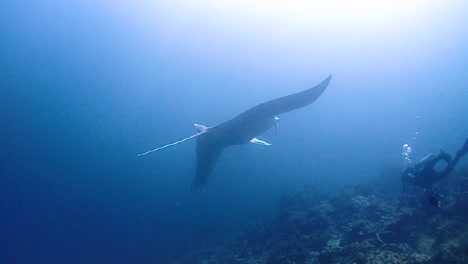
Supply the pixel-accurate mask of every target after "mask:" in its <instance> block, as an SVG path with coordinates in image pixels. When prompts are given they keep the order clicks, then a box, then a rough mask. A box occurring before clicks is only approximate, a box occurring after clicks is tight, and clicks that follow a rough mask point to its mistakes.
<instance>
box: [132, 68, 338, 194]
mask: <svg viewBox="0 0 468 264" xmlns="http://www.w3.org/2000/svg"><path fill="white" fill-rule="evenodd" d="M331 78H332V76H331V75H330V76H328V77H327V78H326V79H325V80H323V81H322V82H321V83H319V84H317V85H316V86H314V87H312V88H310V89H307V90H304V91H302V92H298V93H295V94H291V95H287V96H283V97H280V98H277V99H274V100H271V101H268V102H265V103H262V104H259V105H257V106H254V107H252V108H250V109H248V110H247V111H245V112H243V113H241V114H239V115H238V116H236V117H234V118H233V119H231V120H228V121H226V122H224V123H221V124H218V125H215V126H211V127H207V126H204V125H200V124H195V128H196V129H197V130H198V133H196V134H194V135H191V136H189V137H186V138H184V139H182V140H179V141H176V142H173V143H170V144H167V145H164V146H162V147H158V148H155V149H152V150H149V151H147V152H144V153H141V154H138V156H143V155H146V154H149V153H151V152H155V151H158V150H161V149H164V148H167V147H170V146H174V145H176V144H179V143H182V142H184V141H186V140H189V139H192V138H196V154H197V165H196V173H195V179H194V181H193V184H192V185H191V188H193V189H196V188H200V187H204V186H205V185H206V183H207V181H208V179H209V177H210V175H211V173H212V171H213V168H214V167H215V165H216V162H217V161H218V159H219V157H220V155H221V153H222V152H223V150H225V149H226V148H227V147H230V146H234V145H242V144H246V143H249V142H250V143H255V144H259V145H263V146H270V145H271V144H270V143H268V142H265V141H263V140H260V139H258V138H257V137H258V136H260V135H261V134H263V133H264V132H266V131H267V130H268V129H270V128H271V127H273V126H274V125H276V123H277V122H278V120H279V118H278V117H277V115H280V114H283V113H286V112H290V111H292V110H296V109H299V108H302V107H305V106H307V105H309V104H311V103H312V102H314V101H315V100H317V98H319V97H320V95H321V94H322V93H323V92H324V91H325V89H326V88H327V86H328V84H329V83H330V80H331Z"/></svg>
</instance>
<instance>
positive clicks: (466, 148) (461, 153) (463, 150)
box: [451, 138, 468, 167]
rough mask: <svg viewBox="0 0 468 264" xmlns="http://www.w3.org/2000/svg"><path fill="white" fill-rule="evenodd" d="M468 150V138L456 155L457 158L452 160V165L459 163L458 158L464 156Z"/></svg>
mask: <svg viewBox="0 0 468 264" xmlns="http://www.w3.org/2000/svg"><path fill="white" fill-rule="evenodd" d="M467 152H468V138H467V139H466V141H465V144H464V145H463V147H462V148H461V149H460V150H458V151H457V155H455V158H454V159H453V160H452V164H451V165H452V167H455V165H457V163H458V160H460V159H461V157H463V156H464V155H465V154H466V153H467Z"/></svg>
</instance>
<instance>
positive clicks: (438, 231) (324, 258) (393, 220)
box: [169, 173, 468, 264]
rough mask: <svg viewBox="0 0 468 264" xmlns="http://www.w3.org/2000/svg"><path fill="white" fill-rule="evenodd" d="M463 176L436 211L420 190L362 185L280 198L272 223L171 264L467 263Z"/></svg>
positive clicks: (445, 187) (467, 184) (467, 192)
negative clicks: (336, 191) (326, 192)
mask: <svg viewBox="0 0 468 264" xmlns="http://www.w3.org/2000/svg"><path fill="white" fill-rule="evenodd" d="M467 176H468V175H461V174H460V173H458V174H457V175H456V176H453V175H451V176H450V179H449V180H446V181H443V182H441V183H440V184H439V185H438V186H436V188H435V190H436V191H437V193H439V194H440V196H439V199H440V207H437V206H433V205H431V203H430V202H429V199H428V197H429V196H428V194H426V193H425V192H424V190H421V189H418V188H411V189H410V190H407V191H406V192H405V193H404V194H402V193H400V192H397V193H395V191H393V192H392V191H389V190H386V187H385V185H375V184H364V185H357V186H352V187H345V188H344V189H343V190H342V191H341V192H340V193H338V194H336V195H333V196H330V195H324V194H321V193H320V191H318V190H317V189H316V188H314V187H305V188H304V189H303V190H301V191H297V192H290V193H286V194H284V195H283V196H282V198H281V199H280V202H279V203H280V211H279V214H278V215H277V217H276V218H274V219H273V220H272V221H270V222H268V223H262V224H257V225H255V226H253V227H251V228H249V229H248V230H245V231H243V232H240V233H238V234H236V235H235V236H233V237H232V238H231V239H229V240H228V241H223V242H220V241H212V243H210V242H205V243H203V244H204V246H200V248H193V249H192V250H190V251H188V252H186V254H184V255H183V256H178V257H174V259H172V260H171V261H170V262H169V263H205V264H208V263H310V264H312V263H386V264H388V263H468V177H467ZM375 186H379V187H375Z"/></svg>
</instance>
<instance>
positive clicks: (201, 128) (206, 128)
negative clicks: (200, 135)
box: [193, 124, 209, 132]
mask: <svg viewBox="0 0 468 264" xmlns="http://www.w3.org/2000/svg"><path fill="white" fill-rule="evenodd" d="M193 125H194V126H195V128H196V129H197V131H198V132H204V131H206V130H208V128H209V127H207V126H204V125H200V124H193Z"/></svg>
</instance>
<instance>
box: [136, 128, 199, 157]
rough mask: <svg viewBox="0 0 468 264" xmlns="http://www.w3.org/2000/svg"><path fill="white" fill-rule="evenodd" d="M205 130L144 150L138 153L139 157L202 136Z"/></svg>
mask: <svg viewBox="0 0 468 264" xmlns="http://www.w3.org/2000/svg"><path fill="white" fill-rule="evenodd" d="M205 132H206V130H204V131H200V132H198V133H196V134H194V135H191V136H190V137H186V138H184V139H181V140H179V141H176V142H173V143H169V144H166V145H164V146H161V147H157V148H155V149H152V150H148V151H146V152H143V153H141V154H138V155H137V157H141V156H144V155H147V154H150V153H152V152H155V151H158V150H161V149H165V148H168V147H171V146H174V145H177V144H179V143H182V142H184V141H187V140H189V139H192V138H196V137H198V136H200V135H201V134H204V133H205Z"/></svg>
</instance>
